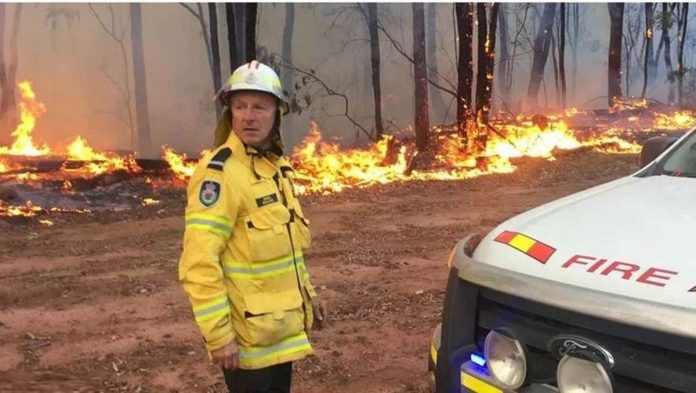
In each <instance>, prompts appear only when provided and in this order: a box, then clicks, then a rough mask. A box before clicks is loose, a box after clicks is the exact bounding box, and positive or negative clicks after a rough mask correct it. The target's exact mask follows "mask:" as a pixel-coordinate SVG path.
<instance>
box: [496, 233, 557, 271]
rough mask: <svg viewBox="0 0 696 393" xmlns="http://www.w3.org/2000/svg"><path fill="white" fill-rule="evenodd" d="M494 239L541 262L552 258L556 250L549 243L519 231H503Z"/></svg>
mask: <svg viewBox="0 0 696 393" xmlns="http://www.w3.org/2000/svg"><path fill="white" fill-rule="evenodd" d="M494 240H495V241H497V242H498V243H503V244H507V245H508V246H510V247H512V248H514V249H515V250H517V251H521V252H523V253H524V254H527V255H528V256H530V257H532V258H534V259H536V260H537V261H539V262H541V263H546V262H547V261H548V260H549V258H551V255H553V253H554V252H556V249H555V248H553V247H551V246H549V245H548V244H544V243H542V242H540V241H538V240H536V239H532V238H531V237H529V236H527V235H523V234H521V233H519V232H512V231H503V232H502V233H501V234H500V235H498V236H497V237H496V238H495V239H494Z"/></svg>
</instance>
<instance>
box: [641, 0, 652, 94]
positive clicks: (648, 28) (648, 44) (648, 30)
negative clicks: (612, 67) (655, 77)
mask: <svg viewBox="0 0 696 393" xmlns="http://www.w3.org/2000/svg"><path fill="white" fill-rule="evenodd" d="M653 24H654V23H653V4H652V3H645V33H644V38H645V53H644V55H645V56H644V57H643V90H641V93H640V97H641V98H645V93H646V92H647V90H648V84H649V83H650V82H649V81H650V78H649V76H650V73H649V69H650V60H651V59H652V57H653V39H652V37H653Z"/></svg>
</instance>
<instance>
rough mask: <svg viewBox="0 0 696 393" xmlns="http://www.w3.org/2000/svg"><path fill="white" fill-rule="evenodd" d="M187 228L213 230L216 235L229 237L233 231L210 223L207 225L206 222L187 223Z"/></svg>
mask: <svg viewBox="0 0 696 393" xmlns="http://www.w3.org/2000/svg"><path fill="white" fill-rule="evenodd" d="M186 229H199V230H202V231H208V232H212V233H214V234H216V235H220V236H222V237H228V236H229V235H230V233H231V231H225V230H222V229H219V228H216V227H213V226H210V225H205V224H187V225H186Z"/></svg>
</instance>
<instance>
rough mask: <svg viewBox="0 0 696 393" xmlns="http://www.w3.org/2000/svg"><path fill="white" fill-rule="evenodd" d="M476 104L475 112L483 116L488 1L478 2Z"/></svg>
mask: <svg viewBox="0 0 696 393" xmlns="http://www.w3.org/2000/svg"><path fill="white" fill-rule="evenodd" d="M476 40H477V42H476V49H477V50H476V106H475V111H474V112H475V113H476V115H477V116H479V117H481V116H482V115H484V113H483V105H484V101H485V98H484V91H485V88H486V78H487V77H488V72H487V71H488V21H487V20H486V3H476Z"/></svg>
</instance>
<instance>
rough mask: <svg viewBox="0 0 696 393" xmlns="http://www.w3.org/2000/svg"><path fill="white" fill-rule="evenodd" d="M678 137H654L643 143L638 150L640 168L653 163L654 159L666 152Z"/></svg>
mask: <svg viewBox="0 0 696 393" xmlns="http://www.w3.org/2000/svg"><path fill="white" fill-rule="evenodd" d="M677 139H679V137H676V136H655V137H652V138H650V139H648V140H647V141H645V143H643V148H642V149H641V150H640V167H641V168H644V167H645V166H646V165H648V164H650V163H651V162H653V161H655V159H656V158H657V157H658V156H659V155H660V154H662V152H664V151H665V150H667V149H668V148H669V147H670V146H672V144H674V142H676V141H677Z"/></svg>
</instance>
